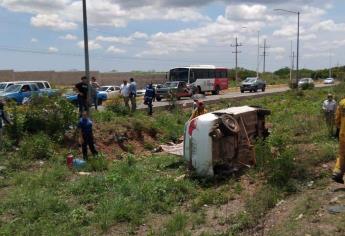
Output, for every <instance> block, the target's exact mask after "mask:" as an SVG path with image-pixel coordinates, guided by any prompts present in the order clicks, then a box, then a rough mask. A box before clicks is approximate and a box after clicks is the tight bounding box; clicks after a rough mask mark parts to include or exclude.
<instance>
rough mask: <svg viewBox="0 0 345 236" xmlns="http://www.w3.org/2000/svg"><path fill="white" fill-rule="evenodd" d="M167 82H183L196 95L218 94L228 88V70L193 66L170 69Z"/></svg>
mask: <svg viewBox="0 0 345 236" xmlns="http://www.w3.org/2000/svg"><path fill="white" fill-rule="evenodd" d="M168 80H169V81H183V82H186V83H187V84H188V85H189V86H190V87H192V88H193V89H195V90H197V92H198V93H204V92H212V94H214V95H216V94H219V92H220V91H221V90H226V89H228V87H229V79H228V69H227V68H225V67H216V66H212V65H195V66H188V67H179V68H174V69H171V70H170V71H169V73H168Z"/></svg>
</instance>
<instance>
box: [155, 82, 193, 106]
mask: <svg viewBox="0 0 345 236" xmlns="http://www.w3.org/2000/svg"><path fill="white" fill-rule="evenodd" d="M169 94H173V95H174V96H176V98H177V99H178V100H179V99H181V98H182V97H191V96H192V95H193V93H192V91H191V89H189V88H188V86H187V83H186V82H184V81H173V82H166V83H165V84H164V85H163V86H162V87H160V88H157V89H156V100H157V101H161V100H162V99H163V98H168V97H169V96H170V95H169Z"/></svg>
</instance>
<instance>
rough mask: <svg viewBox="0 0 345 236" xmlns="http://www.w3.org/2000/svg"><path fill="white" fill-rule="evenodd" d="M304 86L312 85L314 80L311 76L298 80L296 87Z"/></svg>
mask: <svg viewBox="0 0 345 236" xmlns="http://www.w3.org/2000/svg"><path fill="white" fill-rule="evenodd" d="M305 86H314V80H313V79H312V78H302V79H300V80H299V81H298V88H303V87H305Z"/></svg>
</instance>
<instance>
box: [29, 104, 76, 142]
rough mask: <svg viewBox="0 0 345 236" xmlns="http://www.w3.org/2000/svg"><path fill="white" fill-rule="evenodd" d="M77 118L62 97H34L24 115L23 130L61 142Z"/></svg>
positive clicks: (73, 110) (71, 107) (70, 105)
mask: <svg viewBox="0 0 345 236" xmlns="http://www.w3.org/2000/svg"><path fill="white" fill-rule="evenodd" d="M77 117H78V116H77V113H76V111H75V108H74V107H73V105H72V104H70V103H69V102H68V101H67V100H66V99H64V98H62V97H52V98H48V97H35V98H33V100H32V103H30V105H29V106H28V109H27V112H26V113H25V121H24V130H25V131H27V132H28V133H33V134H35V133H39V132H44V133H46V134H47V135H49V136H50V137H52V138H53V139H54V140H56V141H61V140H62V138H63V136H64V134H65V132H66V131H67V130H68V129H69V128H70V126H73V125H75V124H76V123H77Z"/></svg>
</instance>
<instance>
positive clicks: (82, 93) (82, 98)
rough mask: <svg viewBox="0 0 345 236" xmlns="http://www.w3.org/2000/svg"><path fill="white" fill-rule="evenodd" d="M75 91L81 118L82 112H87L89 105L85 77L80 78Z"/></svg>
mask: <svg viewBox="0 0 345 236" xmlns="http://www.w3.org/2000/svg"><path fill="white" fill-rule="evenodd" d="M75 89H76V91H77V93H78V97H77V99H78V107H79V116H80V117H81V115H82V113H83V112H84V111H87V112H89V104H88V101H87V97H88V90H89V86H88V84H87V78H86V76H83V77H81V82H80V83H77V84H76V85H75Z"/></svg>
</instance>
